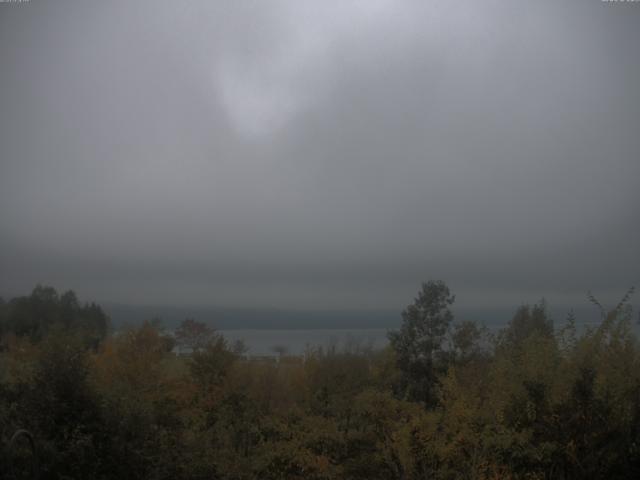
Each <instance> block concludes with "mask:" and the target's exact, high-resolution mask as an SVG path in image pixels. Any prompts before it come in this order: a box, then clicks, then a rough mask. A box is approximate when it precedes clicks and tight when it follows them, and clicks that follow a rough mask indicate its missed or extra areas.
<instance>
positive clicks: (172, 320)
mask: <svg viewBox="0 0 640 480" xmlns="http://www.w3.org/2000/svg"><path fill="white" fill-rule="evenodd" d="M103 308H104V309H105V311H106V312H107V313H108V315H109V316H110V317H111V320H112V324H113V326H114V327H115V328H120V327H122V326H124V325H137V324H140V323H142V322H143V321H144V320H149V319H152V318H160V319H161V320H162V324H163V325H164V326H165V327H167V328H175V327H176V326H177V325H178V324H179V323H180V322H181V321H182V320H184V319H185V318H194V319H196V320H198V321H201V322H205V323H207V324H209V325H211V326H212V327H214V328H216V329H219V330H226V329H317V328H327V329H337V328H345V329H366V328H389V329H395V328H398V327H399V325H400V322H401V317H400V310H364V309H363V310H326V311H319V310H286V309H268V308H265V309H258V308H246V309H244V308H224V307H176V306H133V305H122V304H103ZM454 311H455V314H456V319H459V320H463V319H464V320H473V321H476V322H478V323H483V324H484V325H486V326H487V327H489V328H498V327H502V326H504V325H506V323H507V322H508V321H509V320H510V319H511V317H512V316H513V313H514V311H515V308H514V307H492V308H486V307H484V308H472V307H466V308H464V307H458V308H454ZM549 311H550V314H551V317H552V318H553V319H554V321H555V323H556V325H561V324H563V323H564V321H565V320H566V317H567V314H568V312H569V309H568V308H554V307H550V309H549ZM574 312H575V315H576V317H577V323H578V324H594V323H597V322H598V320H599V319H598V314H597V312H596V311H595V310H594V309H593V308H592V307H591V306H589V305H586V306H583V307H580V308H576V309H574Z"/></svg>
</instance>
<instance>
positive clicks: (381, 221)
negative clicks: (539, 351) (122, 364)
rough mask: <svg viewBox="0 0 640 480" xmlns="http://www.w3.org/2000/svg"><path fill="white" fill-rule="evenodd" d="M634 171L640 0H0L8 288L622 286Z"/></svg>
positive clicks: (506, 289)
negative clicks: (437, 283) (435, 283)
mask: <svg viewBox="0 0 640 480" xmlns="http://www.w3.org/2000/svg"><path fill="white" fill-rule="evenodd" d="M639 187H640V3H635V4H634V3H626V4H623V3H606V2H601V1H600V0H575V1H561V2H560V1H555V0H553V1H540V0H531V1H526V2H525V1H514V0H502V1H494V0H457V1H442V0H440V1H426V0H414V1H412V0H407V1H400V0H359V1H350V0H336V1H329V0H322V1H314V2H311V1H309V2H306V1H300V0H291V1H270V0H262V1H239V0H232V1H189V2H183V1H176V0H172V1H164V0H153V1H151V0H147V1H130V0H128V1H118V0H115V1H109V2H98V1H94V2H91V1H77V2H71V1H55V2H54V1H47V2H45V1H37V0H31V1H30V2H28V3H20V4H17V3H0V219H1V224H0V228H1V230H0V294H1V295H3V296H10V295H14V294H24V293H27V292H28V291H30V289H31V288H32V287H33V286H34V285H35V284H36V283H45V284H51V285H53V286H55V287H57V288H59V289H67V288H72V289H74V290H76V291H77V292H78V294H79V295H80V297H81V298H82V299H96V300H99V301H111V302H121V303H134V304H176V305H178V304H181V305H185V304H198V305H221V306H252V307H280V308H396V307H400V306H403V305H405V304H406V303H407V302H409V301H411V299H412V297H413V296H414V295H415V293H416V291H417V289H418V287H419V283H420V281H422V280H428V279H444V280H446V281H447V282H448V283H449V284H450V286H451V287H452V289H453V290H454V291H455V292H456V293H457V294H458V298H459V300H460V301H461V302H463V303H468V304H487V305H491V304H496V303H498V304H500V303H509V304H510V303H514V302H515V303H516V304H517V303H520V302H526V301H535V300H536V299H538V298H539V297H541V296H542V295H545V296H547V297H549V298H550V300H551V301H556V302H573V301H575V299H580V300H579V301H582V300H581V299H583V298H584V292H585V291H586V290H588V289H591V290H593V291H594V293H596V294H600V295H601V296H602V297H603V298H611V301H614V300H615V298H616V297H619V296H621V295H622V294H623V293H624V291H625V290H626V288H627V287H629V286H630V285H632V284H638V283H640V282H638V280H639V279H640V188H639ZM639 286H640V285H639Z"/></svg>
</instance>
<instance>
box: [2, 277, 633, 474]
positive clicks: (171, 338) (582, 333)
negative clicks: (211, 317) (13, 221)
mask: <svg viewBox="0 0 640 480" xmlns="http://www.w3.org/2000/svg"><path fill="white" fill-rule="evenodd" d="M630 293H632V292H630ZM628 300H629V295H627V296H625V297H624V298H623V300H622V301H621V302H620V303H619V304H618V305H617V306H616V307H615V308H614V309H612V310H610V311H607V310H606V309H604V308H601V307H602V306H601V305H599V303H598V302H597V299H595V297H592V301H593V302H594V304H595V307H596V308H600V309H601V314H602V321H601V323H600V324H599V325H597V326H595V327H593V328H578V327H577V326H576V325H577V322H576V319H575V318H574V316H573V315H570V317H569V318H568V319H566V321H563V322H560V323H561V325H560V326H559V327H556V326H554V322H553V321H552V319H551V318H550V317H549V315H548V313H547V308H546V305H545V304H544V302H541V303H539V304H537V305H522V306H519V307H517V308H516V309H514V315H513V317H512V319H511V321H510V322H509V323H508V324H507V325H505V326H504V328H502V329H501V330H500V331H498V332H489V331H488V330H487V329H485V328H483V327H482V326H481V325H477V324H475V323H473V322H469V321H465V320H464V319H457V318H454V315H453V313H452V310H451V306H452V305H453V303H454V301H455V296H454V295H453V293H452V292H451V291H450V290H449V288H448V286H447V285H446V284H445V283H444V282H439V281H431V282H426V283H424V284H423V285H422V286H421V288H420V290H419V292H418V294H417V296H416V298H415V300H414V302H413V303H412V304H410V305H408V306H407V307H406V308H405V310H404V311H403V312H402V315H401V323H400V328H399V329H398V330H397V331H392V332H389V345H388V346H387V347H386V348H384V349H382V350H372V349H370V348H363V347H360V346H358V345H351V346H349V347H345V348H343V349H338V348H321V347H317V348H310V349H308V350H307V352H306V353H305V355H304V356H302V357H299V356H291V355H287V353H286V349H284V350H282V351H279V355H278V360H277V361H276V360H274V361H266V360H264V359H263V360H256V359H251V358H250V357H247V356H245V355H244V352H243V349H242V348H241V346H231V345H229V344H228V342H227V341H226V339H225V338H224V337H223V336H222V335H221V334H220V333H219V332H216V331H215V330H213V329H212V328H211V326H209V325H206V324H205V323H202V322H199V321H198V320H196V319H185V321H184V322H183V323H182V325H181V326H180V327H179V328H178V329H177V331H176V332H175V334H171V332H167V331H166V330H164V329H162V328H161V325H160V324H159V322H157V321H155V322H154V321H147V322H144V323H143V324H141V325H139V326H137V327H131V328H128V329H123V330H121V331H118V332H114V331H111V329H110V328H109V320H108V317H107V316H106V314H105V313H104V311H103V310H102V309H101V308H100V307H99V306H98V305H96V304H93V303H89V304H81V303H80V302H79V301H78V299H77V297H76V295H75V294H74V293H73V292H66V293H63V294H58V293H57V292H56V290H55V289H53V288H51V287H43V286H37V287H36V288H35V289H34V290H33V292H32V293H31V294H30V295H28V296H24V297H17V298H13V299H10V300H8V301H0V335H1V337H0V435H1V442H2V445H3V446H4V445H7V443H8V441H9V439H10V437H11V436H12V435H13V433H14V432H15V431H17V430H19V429H27V430H28V431H29V432H31V434H32V435H33V437H34V438H35V439H36V443H37V450H38V457H39V463H40V469H41V473H42V477H43V478H55V479H63V478H64V479H106V478H146V479H199V478H201V479H205V478H207V479H211V478H219V479H423V478H435V479H455V478H476V479H492V478H527V479H531V478H540V479H543V478H544V479H574V478H585V479H586V478H637V477H639V476H640V345H639V344H638V338H637V336H636V334H635V332H634V322H633V312H632V311H631V307H630V306H629V304H628ZM180 345H182V346H183V347H184V348H187V347H188V352H189V353H188V354H183V355H177V354H176V352H180V349H179V348H176V347H179V346H180ZM0 452H2V453H0V455H2V458H1V461H0V465H2V468H4V469H8V468H9V465H11V464H13V463H14V462H15V459H14V458H12V454H11V453H10V452H9V451H8V450H7V449H5V448H2V449H0ZM3 473H6V472H3Z"/></svg>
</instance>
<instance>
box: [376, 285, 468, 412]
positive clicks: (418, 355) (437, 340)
mask: <svg viewBox="0 0 640 480" xmlns="http://www.w3.org/2000/svg"><path fill="white" fill-rule="evenodd" d="M454 300H455V296H454V295H452V294H451V292H450V291H449V287H448V286H447V285H446V284H445V283H444V282H442V281H429V282H427V283H423V284H422V289H421V290H420V292H419V293H418V296H417V297H416V298H415V300H414V302H413V304H411V305H409V306H408V307H407V308H406V309H405V310H404V311H403V312H402V326H401V327H400V331H397V332H389V334H388V337H389V341H390V343H391V346H392V348H393V349H394V350H395V353H396V361H397V365H398V368H399V370H400V371H401V373H402V377H401V378H402V380H401V385H400V388H401V390H402V391H404V392H405V393H406V394H407V395H408V397H409V398H410V399H412V400H416V401H422V402H424V403H425V404H426V405H427V406H430V405H433V404H434V403H435V401H436V384H437V376H438V373H439V372H442V371H443V370H444V369H445V368H446V359H445V357H446V356H447V355H446V352H444V351H443V344H444V340H445V338H446V336H447V333H448V332H449V328H450V325H451V322H452V320H453V313H452V312H451V308H450V307H451V305H452V304H453V302H454Z"/></svg>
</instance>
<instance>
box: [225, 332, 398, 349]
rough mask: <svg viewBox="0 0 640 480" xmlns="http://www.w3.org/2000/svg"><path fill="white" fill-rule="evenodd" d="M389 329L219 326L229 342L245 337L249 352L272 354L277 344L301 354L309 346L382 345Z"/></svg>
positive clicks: (377, 346)
mask: <svg viewBox="0 0 640 480" xmlns="http://www.w3.org/2000/svg"><path fill="white" fill-rule="evenodd" d="M387 331H388V330H387V329H384V328H371V329H353V330H343V329H315V330H314V329H308V330H250V329H247V330H219V332H220V333H221V334H222V335H224V337H225V338H226V339H227V341H228V342H229V343H230V344H233V343H234V342H235V341H237V340H242V341H243V342H244V343H245V345H246V347H247V348H248V352H247V354H248V355H256V356H263V355H272V356H275V355H277V353H276V352H275V351H274V347H278V346H282V347H284V348H286V353H287V354H290V355H302V354H303V353H304V352H305V350H306V349H307V348H315V347H324V348H326V347H332V346H335V347H336V348H338V349H342V348H344V347H345V346H349V345H351V346H353V345H359V346H361V347H373V348H376V349H377V348H383V347H384V346H385V345H386V344H387Z"/></svg>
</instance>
